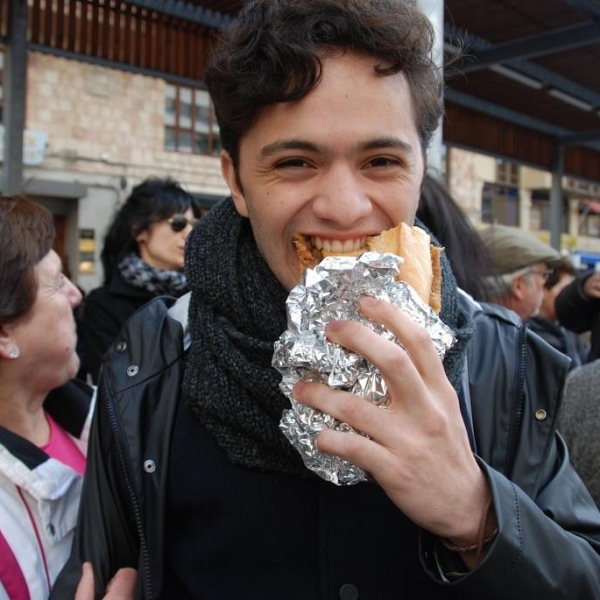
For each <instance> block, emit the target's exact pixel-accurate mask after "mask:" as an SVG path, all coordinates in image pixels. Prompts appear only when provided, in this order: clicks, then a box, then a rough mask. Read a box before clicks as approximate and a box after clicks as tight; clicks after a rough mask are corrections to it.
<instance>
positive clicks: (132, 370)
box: [127, 365, 140, 377]
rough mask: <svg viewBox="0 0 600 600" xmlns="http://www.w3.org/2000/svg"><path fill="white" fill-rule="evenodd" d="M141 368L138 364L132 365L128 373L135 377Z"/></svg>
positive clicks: (128, 368)
mask: <svg viewBox="0 0 600 600" xmlns="http://www.w3.org/2000/svg"><path fill="white" fill-rule="evenodd" d="M139 370H140V368H139V367H138V366H137V365H131V366H130V367H127V375H129V377H135V376H136V375H137V374H138V373H139Z"/></svg>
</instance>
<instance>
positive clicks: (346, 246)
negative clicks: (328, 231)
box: [310, 236, 367, 256]
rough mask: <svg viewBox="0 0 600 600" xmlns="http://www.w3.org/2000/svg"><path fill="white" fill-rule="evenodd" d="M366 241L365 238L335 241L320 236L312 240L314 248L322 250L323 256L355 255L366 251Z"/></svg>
mask: <svg viewBox="0 0 600 600" xmlns="http://www.w3.org/2000/svg"><path fill="white" fill-rule="evenodd" d="M366 241H367V238H366V237H365V236H362V237H360V238H355V239H347V240H334V239H327V238H321V237H319V236H315V237H311V238H310V242H311V244H312V245H313V247H314V248H316V249H317V250H321V252H322V253H323V256H327V255H328V254H350V253H352V254H354V253H357V252H361V251H362V250H364V249H365V244H366Z"/></svg>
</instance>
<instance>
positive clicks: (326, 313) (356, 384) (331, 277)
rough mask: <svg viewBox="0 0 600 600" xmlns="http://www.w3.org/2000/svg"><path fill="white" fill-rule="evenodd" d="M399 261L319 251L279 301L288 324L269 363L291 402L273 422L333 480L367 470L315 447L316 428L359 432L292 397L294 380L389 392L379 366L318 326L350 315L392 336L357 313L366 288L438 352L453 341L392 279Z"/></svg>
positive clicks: (351, 480) (370, 397)
mask: <svg viewBox="0 0 600 600" xmlns="http://www.w3.org/2000/svg"><path fill="white" fill-rule="evenodd" d="M402 262H403V260H402V258H400V257H398V256H396V255H394V254H381V253H378V252H366V253H364V254H362V255H361V256H359V257H346V256H330V257H327V258H325V259H324V260H323V261H322V262H321V263H320V264H319V265H317V267H315V268H314V269H306V271H305V272H304V275H303V278H302V281H301V282H300V283H299V284H298V285H297V286H296V287H295V288H294V289H292V291H291V292H290V294H289V296H288V299H287V302H286V307H287V319H288V329H287V330H286V331H285V332H284V333H283V334H282V335H281V337H280V338H279V340H278V341H276V342H275V351H274V354H273V360H272V365H273V367H275V368H276V369H277V370H278V371H279V372H280V373H281V375H282V380H281V383H280V388H281V391H282V392H283V393H284V394H285V395H286V396H287V397H288V398H289V399H290V402H291V407H290V408H289V409H286V410H284V411H283V414H282V418H281V421H280V424H279V426H280V428H281V430H282V431H283V433H284V434H285V436H286V438H287V439H288V441H289V442H290V443H291V444H292V446H294V448H296V450H298V452H299V453H300V455H301V456H302V460H303V461H304V464H305V465H306V467H307V468H309V469H311V470H312V471H314V472H315V473H317V474H318V475H319V476H320V477H322V478H323V479H325V480H327V481H330V482H332V483H335V484H337V485H351V484H355V483H359V482H361V481H366V480H367V479H368V474H367V473H365V472H364V471H363V470H362V469H360V468H359V467H357V466H355V465H353V464H351V463H350V462H348V461H346V460H344V459H342V458H339V457H337V456H332V455H329V454H325V453H324V452H320V451H319V450H318V449H317V447H316V441H315V440H316V436H317V434H318V433H319V432H320V431H322V430H323V429H325V428H329V429H335V430H338V431H345V432H351V433H356V434H359V435H365V434H363V433H361V432H357V431H355V430H354V429H353V428H352V427H351V426H350V425H348V424H347V423H343V422H340V421H338V420H337V419H334V418H333V417H331V416H330V415H328V414H325V413H323V412H321V411H318V410H316V409H314V408H312V407H310V406H306V405H304V404H300V403H298V402H296V401H295V400H294V398H293V394H292V388H293V386H294V384H295V383H296V382H298V381H300V380H301V379H302V380H305V381H306V380H311V381H321V382H324V383H326V384H327V385H329V386H330V387H332V388H339V389H343V390H346V391H349V392H352V393H353V394H356V395H358V396H360V397H362V398H364V399H365V400H367V401H369V402H373V403H374V404H377V405H379V406H380V407H382V408H384V407H385V406H387V404H388V403H389V397H388V393H387V386H386V383H385V381H384V379H383V377H382V376H381V373H380V372H379V370H378V369H377V368H376V367H375V366H374V365H373V364H371V363H370V362H369V361H367V360H366V359H364V358H362V357H361V356H359V355H358V354H356V353H354V352H351V351H348V350H346V349H345V348H342V347H341V346H339V345H338V344H334V343H332V342H329V341H328V340H327V338H326V336H325V325H326V324H327V323H328V322H330V321H343V320H354V321H358V322H359V323H363V324H364V325H366V326H367V327H369V328H370V329H372V330H373V331H376V332H377V333H379V334H380V335H381V336H383V337H384V338H386V339H389V340H392V341H396V337H395V336H394V334H393V333H392V332H391V331H390V330H389V329H387V328H386V327H385V326H383V325H380V324H378V323H371V322H370V321H368V320H367V319H366V318H365V317H364V316H363V315H362V313H361V312H360V309H359V307H358V301H359V299H360V297H361V296H362V295H370V296H373V297H375V298H379V299H383V300H387V301H389V302H391V303H393V304H396V305H397V306H399V307H401V308H402V310H403V311H404V312H406V313H407V314H408V315H409V316H410V317H411V318H412V319H413V320H414V321H416V322H417V323H420V324H421V325H422V326H423V327H424V328H425V329H426V330H427V331H428V332H429V334H430V336H431V339H432V340H433V343H434V345H435V347H436V350H437V352H438V354H439V356H440V357H441V358H443V356H444V354H445V353H446V351H447V350H448V349H449V348H450V347H451V346H452V344H453V343H454V341H455V338H454V334H453V332H452V330H451V329H450V328H449V327H448V326H447V325H445V324H444V323H443V322H442V321H441V320H440V318H439V317H438V315H437V314H436V313H435V311H433V309H432V308H431V307H430V306H428V305H427V304H425V303H424V302H423V301H422V300H421V298H420V297H419V295H418V294H417V293H416V292H415V291H414V289H413V288H412V287H411V286H410V285H408V284H406V283H404V282H402V281H395V277H396V275H397V274H398V273H399V272H400V270H401V265H402ZM365 437H367V436H366V435H365Z"/></svg>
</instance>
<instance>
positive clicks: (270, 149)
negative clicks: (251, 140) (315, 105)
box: [260, 137, 415, 158]
mask: <svg viewBox="0 0 600 600" xmlns="http://www.w3.org/2000/svg"><path fill="white" fill-rule="evenodd" d="M385 148H391V149H397V150H402V151H403V152H405V153H406V154H409V155H413V154H414V152H415V151H414V148H413V147H412V146H411V144H409V143H408V142H404V141H402V140H401V139H399V138H397V137H385V138H376V139H373V140H369V141H367V142H364V143H363V144H360V145H359V150H361V151H365V150H378V149H385ZM282 150H303V151H305V152H313V153H318V154H323V155H327V154H331V150H329V149H328V148H327V147H325V146H322V145H320V144H315V143H313V142H309V141H306V140H300V139H289V140H277V141H276V142H273V143H272V144H267V145H266V146H264V148H262V149H261V151H260V156H261V158H268V157H269V156H272V155H273V154H276V153H277V152H281V151H282Z"/></svg>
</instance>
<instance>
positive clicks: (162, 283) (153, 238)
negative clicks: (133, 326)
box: [81, 178, 200, 383]
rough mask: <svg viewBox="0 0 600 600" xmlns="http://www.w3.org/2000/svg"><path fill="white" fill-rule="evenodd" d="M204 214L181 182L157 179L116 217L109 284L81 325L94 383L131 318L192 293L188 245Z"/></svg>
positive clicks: (107, 250)
mask: <svg viewBox="0 0 600 600" xmlns="http://www.w3.org/2000/svg"><path fill="white" fill-rule="evenodd" d="M199 215H200V210H199V208H198V205H197V202H196V200H195V198H194V197H193V196H192V195H191V194H189V193H188V192H186V191H185V190H183V189H182V188H181V187H180V186H179V185H178V184H177V183H176V182H175V181H173V180H172V179H156V178H151V179H147V180H145V181H143V182H142V183H140V184H139V185H137V186H136V187H135V188H134V189H133V191H132V192H131V195H130V196H129V197H128V198H127V200H126V202H125V204H123V206H122V207H121V208H120V209H119V211H118V212H117V213H116V215H115V216H114V219H113V221H112V223H111V225H110V227H109V229H108V233H107V234H106V237H105V239H104V247H103V250H102V266H103V268H104V284H103V285H102V286H101V287H99V288H97V289H95V290H92V291H91V292H90V293H89V294H88V296H87V297H86V299H85V304H84V310H83V320H82V325H81V338H82V353H83V358H84V361H85V364H86V368H87V372H88V374H89V375H90V376H91V379H92V381H93V382H94V383H96V381H97V378H98V372H99V370H100V365H101V363H102V357H103V355H104V352H105V351H106V350H107V348H108V346H109V345H110V343H111V342H112V341H113V340H114V339H115V337H116V335H117V333H118V332H119V329H120V328H121V325H122V324H123V323H124V322H125V321H126V320H127V319H128V318H129V316H130V315H132V314H133V313H134V312H135V311H136V310H137V309H138V308H139V307H141V306H142V305H144V304H145V303H146V302H148V301H149V300H151V299H152V298H154V297H155V296H160V295H169V296H174V297H179V296H181V295H182V294H184V293H185V292H187V284H186V280H185V275H184V272H183V261H184V252H185V241H186V239H187V236H188V235H189V233H190V231H191V230H192V227H193V225H194V223H195V222H196V220H197V218H198V217H199Z"/></svg>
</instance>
